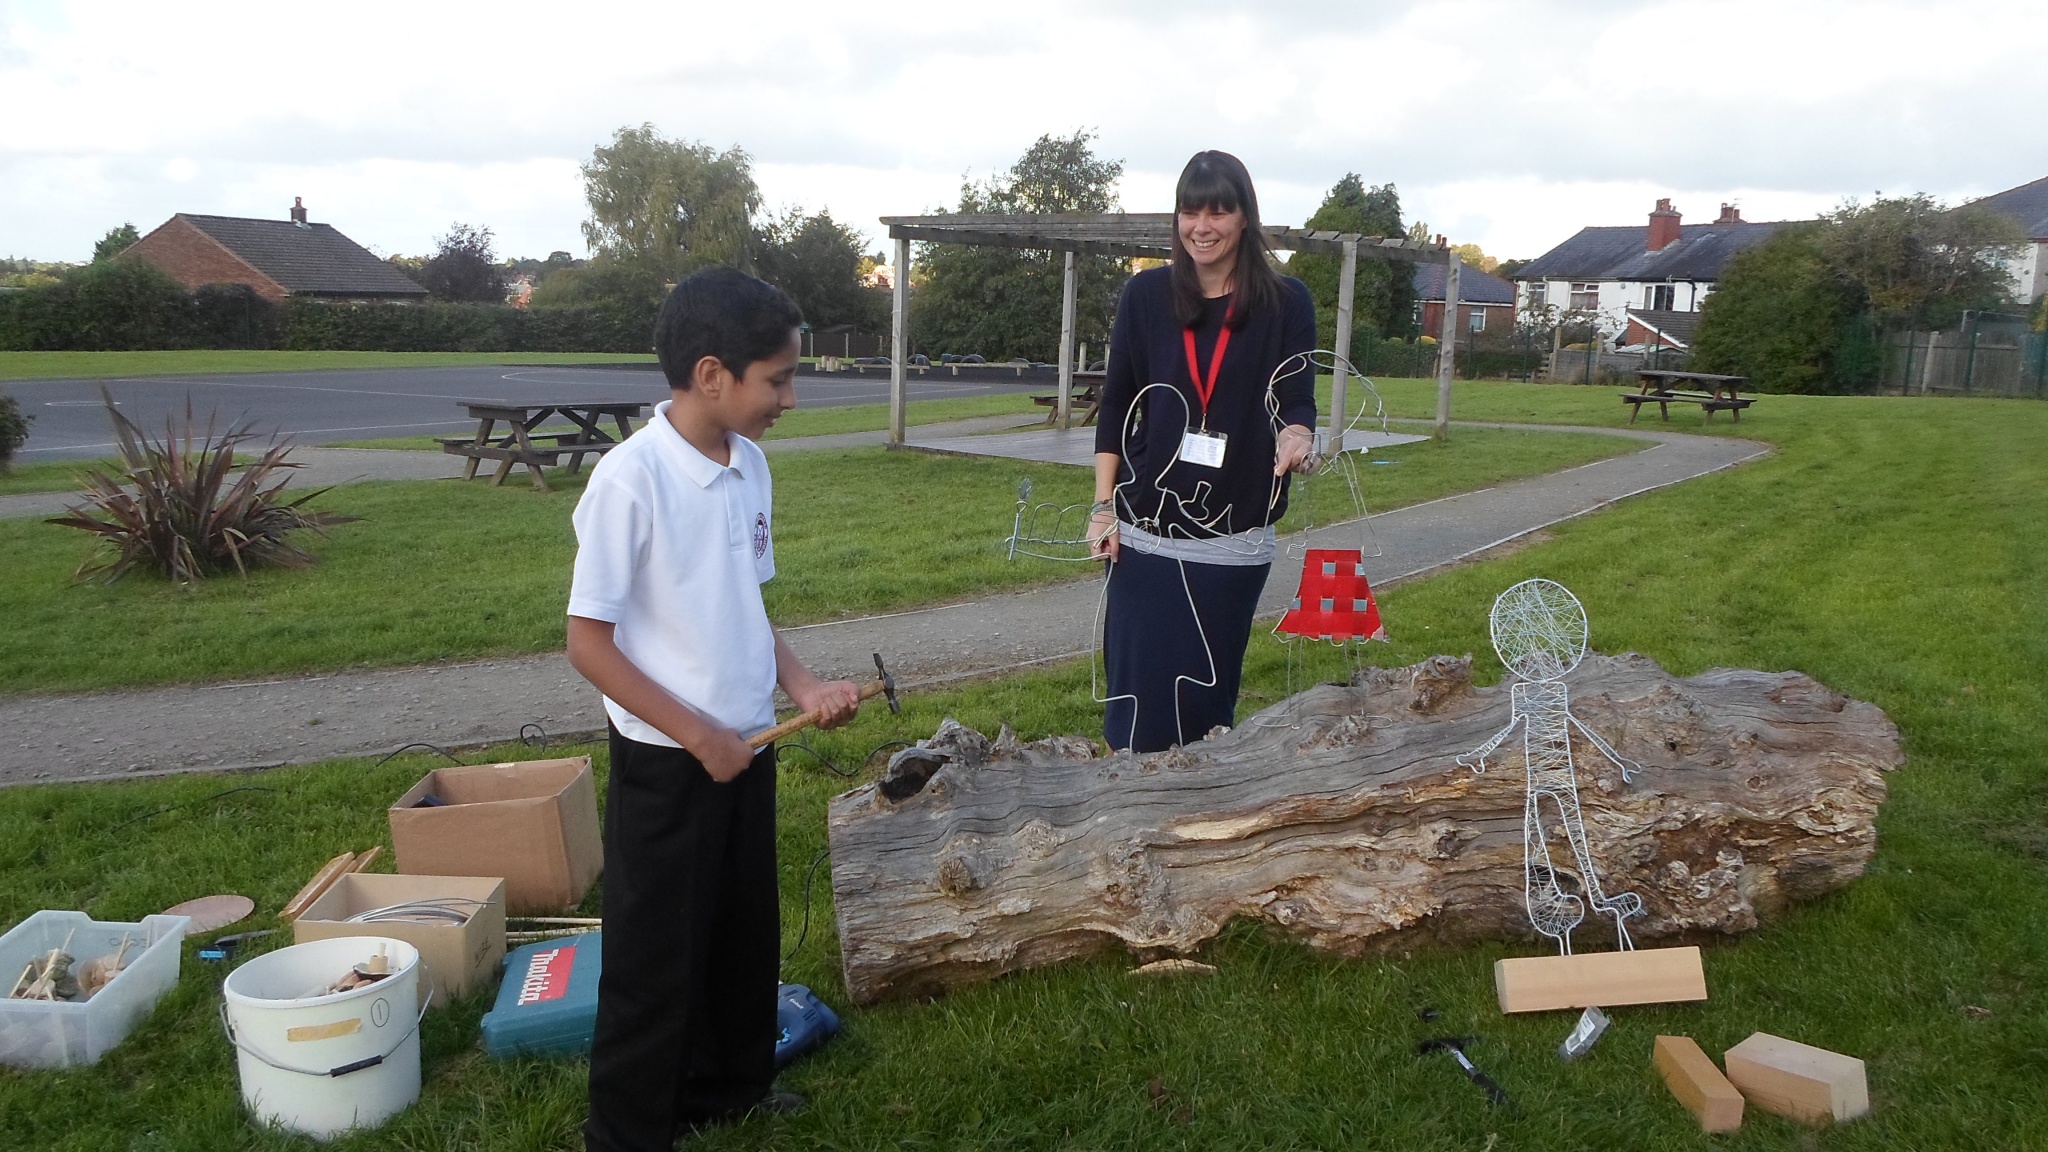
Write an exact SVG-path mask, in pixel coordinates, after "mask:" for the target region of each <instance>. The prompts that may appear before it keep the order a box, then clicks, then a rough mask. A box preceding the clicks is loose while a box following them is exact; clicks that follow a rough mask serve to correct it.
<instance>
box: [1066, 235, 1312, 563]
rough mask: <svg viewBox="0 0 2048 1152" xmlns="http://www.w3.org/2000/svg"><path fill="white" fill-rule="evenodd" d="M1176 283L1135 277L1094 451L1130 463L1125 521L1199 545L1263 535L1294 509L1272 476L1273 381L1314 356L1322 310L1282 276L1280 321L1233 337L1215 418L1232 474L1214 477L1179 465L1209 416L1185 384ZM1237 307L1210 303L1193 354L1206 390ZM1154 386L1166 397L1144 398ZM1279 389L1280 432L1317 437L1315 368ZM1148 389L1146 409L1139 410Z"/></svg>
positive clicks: (1166, 273)
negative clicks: (1269, 391)
mask: <svg viewBox="0 0 2048 1152" xmlns="http://www.w3.org/2000/svg"><path fill="white" fill-rule="evenodd" d="M1171 275H1172V269H1170V268H1150V269H1147V270H1145V271H1143V272H1140V273H1138V274H1137V275H1136V276H1133V277H1131V279H1130V281H1129V282H1128V283H1126V284H1125V285H1124V294H1123V299H1122V300H1121V301H1120V302H1119V303H1118V304H1117V309H1116V327H1115V328H1114V329H1113V330H1112V332H1111V333H1110V338H1109V364H1108V372H1107V375H1106V378H1105V379H1104V380H1103V383H1102V407H1101V412H1100V416H1099V422H1098V423H1097V424H1096V427H1095V450H1096V451H1097V452H1113V453H1115V454H1116V455H1118V456H1120V457H1122V458H1123V462H1124V466H1123V467H1122V468H1120V469H1119V470H1118V476H1117V479H1118V480H1119V482H1120V484H1119V487H1118V489H1117V516H1118V518H1119V519H1122V520H1123V521H1124V522H1125V523H1129V524H1139V525H1141V526H1146V527H1148V529H1149V530H1150V531H1153V532H1155V533H1157V534H1160V535H1170V536H1182V537H1186V538H1190V539H1201V538H1204V537H1211V536H1217V535H1223V534H1228V533H1237V532H1244V531H1247V530H1249V529H1253V528H1261V527H1264V526H1265V525H1267V524H1271V523H1274V522H1276V521H1278V520H1279V519H1280V517H1281V516H1282V515H1283V514H1284V513H1285V512H1286V511H1287V477H1281V478H1279V479H1278V480H1277V481H1276V480H1275V479H1274V476H1273V453H1274V443H1273V425H1272V422H1271V419H1270V417H1269V416H1268V414H1267V410H1266V382H1267V381H1268V380H1269V379H1270V378H1271V377H1272V375H1273V369H1275V368H1277V367H1279V365H1280V363H1281V361H1283V360H1286V359H1287V358H1288V357H1289V356H1292V355H1294V354H1295V353H1297V352H1308V351H1311V350H1313V349H1314V348H1315V346H1316V317H1315V305H1314V304H1313V303H1312V302H1311V301H1310V299H1309V294H1308V287H1307V285H1304V284H1303V283H1302V282H1301V281H1299V280H1296V279H1294V278H1293V277H1291V276H1283V277H1281V279H1280V286H1281V293H1280V308H1279V309H1278V311H1277V313H1274V314H1269V315H1263V316H1258V315H1254V316H1247V317H1245V318H1244V325H1243V326H1242V327H1240V328H1239V329H1237V330H1236V331H1235V332H1232V333H1231V335H1230V346H1229V347H1228V348H1227V349H1226V350H1225V352H1224V356H1223V366H1222V368H1221V369H1220V370H1218V372H1217V376H1216V391H1215V393H1214V395H1212V396H1211V397H1210V398H1209V418H1208V427H1209V429H1210V430H1211V431H1215V432H1221V433H1223V434H1225V435H1226V436H1228V437H1229V438H1230V440H1229V445H1228V448H1227V450H1226V451H1225V453H1224V457H1223V466H1222V467H1221V468H1207V467H1203V466H1201V465H1198V464H1193V463H1189V462H1187V461H1179V460H1177V459H1176V458H1177V457H1178V456H1179V454H1180V446H1181V436H1182V434H1183V433H1185V432H1186V431H1187V430H1188V429H1190V428H1194V427H1198V426H1200V425H1201V423H1202V406H1201V403H1200V401H1199V399H1198V394H1197V393H1196V391H1195V387H1194V383H1193V381H1192V380H1191V379H1190V378H1189V376H1188V362H1187V350H1186V342H1185V341H1184V340H1183V339H1182V336H1181V333H1182V328H1181V326H1180V324H1179V323H1178V322H1176V321H1175V320H1174V316H1173V295H1172V281H1171V279H1170V276H1171ZM1230 301H1231V297H1229V296H1224V297H1220V298H1218V299H1214V300H1208V301H1205V302H1204V303H1203V308H1202V318H1201V320H1200V321H1198V322H1197V323H1196V325H1195V354H1196V359H1197V362H1198V363H1199V365H1200V367H1201V370H1202V376H1203V379H1204V381H1205V382H1206V381H1207V378H1208V374H1209V366H1210V363H1211V357H1213V356H1214V355H1215V354H1216V338H1217V336H1218V334H1220V333H1221V332H1222V330H1223V317H1224V313H1225V311H1226V310H1227V308H1228V307H1229V304H1230ZM1148 384H1164V385H1166V387H1164V388H1152V389H1149V390H1146V388H1145V386H1146V385H1148ZM1273 390H1274V394H1275V396H1276V397H1277V398H1278V400H1279V405H1280V422H1281V423H1282V424H1283V425H1286V424H1300V425H1302V426H1304V427H1307V428H1314V427H1315V423H1316V397H1315V375H1314V372H1313V369H1311V368H1310V367H1308V366H1307V365H1306V364H1304V365H1303V366H1302V367H1301V368H1300V369H1298V370H1296V371H1294V372H1291V373H1289V374H1288V375H1286V376H1283V377H1281V378H1280V379H1279V380H1278V381H1276V382H1275V383H1274V385H1273ZM1140 391H1143V392H1144V400H1143V402H1142V403H1137V404H1134V403H1133V401H1135V400H1137V399H1138V395H1139V393H1140ZM1276 483H1277V484H1278V485H1279V492H1278V494H1277V499H1276V498H1275V493H1274V485H1275V484H1276ZM1154 520H1156V521H1157V524H1156V526H1154V525H1152V524H1151V522H1152V521H1154Z"/></svg>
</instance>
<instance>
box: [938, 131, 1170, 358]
mask: <svg viewBox="0 0 2048 1152" xmlns="http://www.w3.org/2000/svg"><path fill="white" fill-rule="evenodd" d="M1094 140H1095V134H1094V133H1092V132H1088V131H1085V130H1077V131H1076V132H1075V133H1074V134H1073V135H1072V136H1066V137H1057V136H1051V135H1046V136H1040V137H1039V138H1038V140H1037V141H1036V142H1035V143H1033V144H1032V145H1031V147H1030V148H1028V149H1026V150H1025V152H1024V155H1023V156H1021V157H1019V158H1018V160H1017V162H1016V163H1015V164H1013V165H1011V166H1010V169H1009V170H1008V171H1007V172H1004V173H1002V174H1000V175H998V176H994V177H991V178H990V179H989V180H988V181H986V182H985V183H981V184H975V183H972V182H968V183H963V184H962V185H961V187H960V209H959V210H960V211H962V212H1112V211H1115V210H1116V208H1117V200H1116V182H1117V181H1118V180H1119V179H1121V178H1122V177H1123V171H1124V165H1123V161H1121V160H1106V159H1100V158H1097V157H1096V155H1095V151H1094V148H1093V142H1094ZM916 263H917V264H918V265H919V271H918V275H917V279H916V280H915V282H914V284H913V289H914V290H913V292H912V294H911V301H910V308H911V341H912V345H913V348H914V349H915V350H918V351H925V352H963V353H964V352H979V353H981V354H983V355H986V356H990V357H993V358H996V359H1007V358H1009V357H1013V356H1025V357H1029V358H1031V359H1035V360H1052V359H1055V358H1056V357H1057V356H1058V355H1059V336H1060V294H1061V289H1062V282H1063V279H1064V276H1065V257H1064V255H1063V254H1062V253H1058V252H1048V251H1042V250H1033V249H1021V248H980V247H972V246H969V245H964V244H932V245H924V246H921V247H920V249H919V252H918V256H917V260H916ZM1127 269H1128V265H1127V264H1126V263H1125V262H1124V261H1122V260H1119V259H1117V258H1115V257H1111V256H1090V255H1080V256H1076V257H1075V259H1074V275H1075V290H1076V300H1075V328H1076V333H1075V335H1076V339H1077V340H1080V341H1083V342H1087V343H1095V344H1098V346H1099V345H1100V342H1102V341H1106V340H1107V339H1108V338H1109V328H1110V325H1111V323H1112V322H1113V321H1114V320H1115V317H1116V300H1117V293H1118V291H1119V290H1120V289H1121V287H1122V284H1123V281H1124V279H1125V278H1126V277H1127V276H1128V275H1129V273H1128V270H1127Z"/></svg>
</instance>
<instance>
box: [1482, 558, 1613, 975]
mask: <svg viewBox="0 0 2048 1152" xmlns="http://www.w3.org/2000/svg"><path fill="white" fill-rule="evenodd" d="M1489 623H1490V625H1491V632H1492V636H1493V650H1494V651H1495V652H1496V653H1498V654H1499V656H1500V661H1501V663H1502V664H1504V665H1506V666H1507V669H1508V671H1509V672H1511V673H1513V674H1514V675H1515V676H1516V677H1517V679H1516V681H1515V683H1514V685H1513V687H1512V689H1511V690H1510V694H1509V698H1510V700H1511V701H1512V702H1513V711H1512V712H1511V714H1510V716H1509V719H1508V724H1507V727H1505V728H1502V729H1501V730H1500V731H1498V732H1496V733H1494V734H1493V736H1492V737H1491V738H1490V739H1488V740H1487V741H1486V743H1484V744H1481V745H1480V746H1479V747H1478V748H1476V749H1474V750H1472V751H1471V752H1468V753H1466V754H1465V755H1463V756H1460V757H1458V763H1459V765H1460V766H1462V767H1467V768H1471V769H1472V770H1473V771H1475V772H1484V771H1486V761H1487V757H1488V756H1491V755H1492V754H1493V752H1494V750H1495V749H1497V748H1499V747H1500V745H1501V743H1502V741H1504V740H1506V739H1507V738H1508V736H1509V735H1510V734H1511V733H1513V732H1514V730H1515V727H1516V726H1517V725H1521V726H1522V729H1523V734H1522V756H1523V760H1524V761H1525V763H1526V766H1527V771H1528V792H1527V794H1526V796H1525V797H1524V800H1523V805H1522V894H1523V899H1524V901H1525V903H1526V904H1527V906H1528V909H1529V923H1530V924H1531V925H1533V926H1534V927H1535V929H1536V931H1538V932H1540V933H1542V934H1543V935H1545V936H1548V937H1550V938H1551V939H1553V940H1556V941H1557V943H1558V948H1559V949H1560V951H1561V952H1562V953H1563V954H1564V955H1566V956H1569V955H1571V954H1572V929H1574V928H1576V927H1578V926H1579V923H1580V922H1581V921H1583V920H1584V919H1585V916H1586V912H1587V909H1588V905H1589V904H1590V906H1591V910H1592V911H1593V912H1595V913H1597V914H1599V915H1602V916H1612V917H1613V918H1614V931H1615V936H1616V938H1617V940H1618V941H1619V947H1620V948H1621V950H1622V951H1624V952H1626V951H1632V950H1633V949H1634V948H1635V941H1634V940H1632V939H1630V937H1629V934H1628V925H1627V920H1628V919H1629V917H1631V916H1636V915H1639V914H1640V913H1641V912H1642V910H1643V899H1642V897H1640V896H1638V895H1636V894H1635V893H1633V892H1621V893H1616V894H1613V895H1609V894H1608V893H1607V892H1605V891H1604V890H1603V889H1602V888H1601V885H1600V876H1599V873H1598V872H1597V871H1596V870H1595V869H1594V867H1593V855H1592V852H1591V851H1590V850H1589V849H1588V848H1587V845H1586V826H1585V822H1584V821H1583V820H1582V819H1581V817H1580V814H1579V785H1578V775H1577V770H1576V768H1575V767H1574V765H1573V763H1572V741H1571V734H1572V731H1573V730H1574V729H1576V730H1577V731H1578V733H1579V735H1580V736H1582V737H1583V738H1584V739H1585V740H1587V741H1588V742H1590V743H1591V744H1592V745H1593V747H1594V748H1595V749H1597V750H1598V751H1599V752H1600V754H1601V755H1603V756H1605V757H1607V759H1608V760H1610V761H1612V762H1613V763H1614V766H1615V767H1617V768H1619V769H1621V778H1622V780H1623V781H1624V782H1627V781H1632V780H1633V779H1634V776H1633V775H1632V774H1631V773H1632V772H1640V771H1641V770H1642V765H1640V764H1637V763H1636V762H1634V761H1632V760H1630V759H1628V758H1627V757H1624V756H1622V755H1621V754H1620V753H1618V752H1616V751H1615V750H1614V748H1613V746H1611V745H1609V744H1608V743H1607V741H1605V740H1603V739H1601V738H1600V734H1599V733H1597V732H1594V731H1593V730H1592V729H1590V728H1588V727H1586V726H1585V725H1584V724H1582V723H1580V722H1579V719H1578V717H1576V716H1573V715H1572V713H1571V696H1570V693H1569V692H1568V691H1567V689H1566V688H1565V685H1564V677H1565V676H1566V675H1567V674H1569V673H1570V672H1571V671H1572V669H1574V668H1576V667H1578V665H1579V661H1581V660H1583V659H1584V658H1585V655H1586V639H1587V628H1586V609H1585V606H1584V605H1582V604H1580V603H1579V600H1578V597H1576V596H1573V595H1572V594H1571V592H1570V590H1569V589H1567V588H1565V586H1564V585H1562V584H1558V583H1556V582H1555V581H1551V580H1543V579H1534V580H1524V581H1522V582H1521V583H1520V584H1517V585H1515V586H1514V587H1512V588H1509V589H1508V590H1507V591H1505V592H1503V593H1501V594H1500V597H1499V598H1498V599H1496V600H1495V601H1494V602H1493V612H1492V615H1491V617H1490V620H1489ZM1546 802H1547V805H1548V807H1549V808H1550V809H1551V812H1552V816H1551V826H1549V827H1546V823H1545V819H1544V808H1545V806H1546ZM1553 830H1554V831H1556V832H1561V833H1562V834H1563V836H1564V839H1565V842H1566V843H1567V845H1569V847H1570V849H1571V853H1572V857H1573V860H1574V862H1575V863H1576V864H1577V866H1578V873H1579V876H1578V879H1579V887H1580V888H1581V890H1582V891H1583V893H1584V898H1583V899H1582V898H1581V897H1580V896H1578V895H1574V894H1572V893H1570V892H1567V891H1565V888H1564V885H1563V884H1562V883H1560V881H1559V872H1558V869H1557V866H1556V865H1555V864H1554V863H1552V861H1551V856H1550V838H1551V835H1552V833H1553Z"/></svg>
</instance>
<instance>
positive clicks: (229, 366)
mask: <svg viewBox="0 0 2048 1152" xmlns="http://www.w3.org/2000/svg"><path fill="white" fill-rule="evenodd" d="M652 363H654V354H653V353H651V352H649V353H644V354H636V353H628V352H285V351H276V350H271V349H249V348H241V349H223V350H214V349H204V348H187V349H180V350H177V351H170V352H0V380H64V379H73V378H81V377H86V378H89V377H94V376H104V377H115V376H181V375H198V374H205V375H213V374H216V373H221V372H312V371H316V370H319V369H323V368H358V369H360V368H459V367H463V366H465V365H470V364H652Z"/></svg>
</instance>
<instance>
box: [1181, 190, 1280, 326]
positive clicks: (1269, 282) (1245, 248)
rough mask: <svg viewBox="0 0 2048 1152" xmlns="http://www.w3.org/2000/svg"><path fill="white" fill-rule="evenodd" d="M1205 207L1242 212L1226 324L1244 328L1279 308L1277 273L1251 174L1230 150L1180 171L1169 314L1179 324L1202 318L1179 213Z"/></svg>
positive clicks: (1199, 291)
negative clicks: (1259, 315)
mask: <svg viewBox="0 0 2048 1152" xmlns="http://www.w3.org/2000/svg"><path fill="white" fill-rule="evenodd" d="M1197 208H1207V209H1209V210H1211V211H1214V212H1243V213H1244V235H1243V236H1242V237H1241V238H1239V240H1238V242H1237V269H1236V271H1235V272H1234V273H1233V274H1232V277H1233V279H1234V280H1235V282H1236V283H1235V286H1234V288H1233V293H1234V294H1235V296H1236V297H1237V299H1236V300H1235V301H1233V303H1234V304H1235V308H1234V309H1233V310H1232V314H1231V318H1230V326H1231V327H1232V328H1242V327H1243V326H1244V322H1245V320H1246V318H1248V317H1249V316H1251V315H1252V314H1253V313H1256V312H1264V311H1265V310H1266V309H1269V308H1277V307H1279V305H1280V274H1279V273H1278V272H1275V271H1273V263H1272V261H1271V260H1269V259H1267V257H1266V233H1265V231H1264V230H1263V229H1261V228H1260V227H1259V195H1258V193H1257V192H1254V191H1252V175H1251V173H1249V172H1247V171H1245V170H1244V161H1242V160H1239V159H1238V158H1237V157H1235V156H1232V155H1231V154H1230V153H1228V152H1197V153H1195V157H1194V159H1192V160H1190V161H1188V166H1187V167H1185V168H1183V169H1181V170H1180V183H1179V184H1178V185H1177V186H1176V187H1175V188H1174V192H1173V211H1174V214H1175V216H1176V219H1175V221H1174V227H1173V316H1174V319H1176V320H1178V321H1180V322H1181V323H1182V324H1184V325H1186V324H1193V323H1195V322H1196V321H1198V320H1200V319H1201V318H1202V282H1201V280H1200V279H1199V278H1198V277H1197V276H1196V275H1195V259H1194V257H1193V256H1192V255H1191V254H1190V253H1189V252H1188V250H1187V246H1186V245H1184V244H1182V243H1181V239H1180V222H1179V220H1178V219H1177V217H1178V216H1179V214H1180V213H1182V212H1188V211H1193V210H1195V209H1197Z"/></svg>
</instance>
